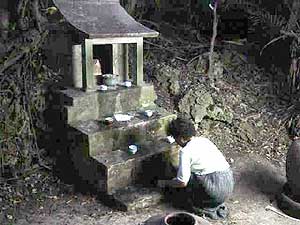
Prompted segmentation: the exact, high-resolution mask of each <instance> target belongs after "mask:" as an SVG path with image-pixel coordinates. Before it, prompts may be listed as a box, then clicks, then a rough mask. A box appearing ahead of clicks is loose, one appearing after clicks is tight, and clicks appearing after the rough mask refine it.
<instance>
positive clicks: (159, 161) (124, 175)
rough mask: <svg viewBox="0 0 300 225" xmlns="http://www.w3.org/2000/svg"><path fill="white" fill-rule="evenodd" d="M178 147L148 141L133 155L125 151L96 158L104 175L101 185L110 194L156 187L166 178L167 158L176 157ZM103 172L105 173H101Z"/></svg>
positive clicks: (163, 141) (106, 153)
mask: <svg viewBox="0 0 300 225" xmlns="http://www.w3.org/2000/svg"><path fill="white" fill-rule="evenodd" d="M177 152H178V146H177V145H176V144H169V143H168V142H167V141H166V140H165V139H160V140H153V141H147V142H145V143H142V144H140V145H139V146H138V152H137V153H136V154H134V155H130V154H129V153H128V152H127V151H126V149H123V150H116V151H112V152H104V153H102V154H99V155H96V156H93V157H92V158H93V159H94V160H95V161H97V162H98V163H99V164H100V166H99V169H98V170H102V171H98V172H99V173H100V174H105V176H103V177H102V180H99V181H98V183H99V184H100V186H101V187H102V189H105V190H102V191H104V192H106V193H108V194H111V193H114V192H115V191H117V190H119V189H122V188H126V187H128V186H130V185H133V184H142V185H144V186H153V185H154V183H155V182H156V180H157V179H158V178H164V176H165V173H166V172H167V171H166V161H165V159H166V157H167V156H170V155H176V153H177ZM100 168H102V169H100Z"/></svg>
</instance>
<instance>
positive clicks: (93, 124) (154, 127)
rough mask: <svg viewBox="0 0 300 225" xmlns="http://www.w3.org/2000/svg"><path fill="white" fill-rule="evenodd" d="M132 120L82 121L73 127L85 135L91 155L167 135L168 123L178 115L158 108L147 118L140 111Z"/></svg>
mask: <svg viewBox="0 0 300 225" xmlns="http://www.w3.org/2000/svg"><path fill="white" fill-rule="evenodd" d="M130 114H132V115H135V116H134V118H133V119H132V120H131V121H130V122H114V123H113V124H112V125H110V126H108V125H105V124H104V123H103V122H101V121H99V120H89V121H80V122H78V123H76V124H74V125H73V127H74V128H75V129H76V130H78V132H79V133H81V135H82V136H84V138H83V140H86V141H87V143H84V145H85V146H87V148H88V152H89V154H90V155H91V156H94V155H97V154H99V153H101V152H108V151H113V150H117V149H120V148H124V147H127V146H128V145H129V144H138V143H139V142H141V141H142V140H147V139H151V138H153V137H156V136H166V130H167V125H168V124H169V122H170V121H171V120H173V119H174V118H175V117H176V116H175V115H174V114H170V113H168V112H167V111H165V110H162V109H160V110H158V111H157V114H155V115H153V117H151V118H147V117H145V116H144V115H141V114H140V113H133V112H132V113H130Z"/></svg>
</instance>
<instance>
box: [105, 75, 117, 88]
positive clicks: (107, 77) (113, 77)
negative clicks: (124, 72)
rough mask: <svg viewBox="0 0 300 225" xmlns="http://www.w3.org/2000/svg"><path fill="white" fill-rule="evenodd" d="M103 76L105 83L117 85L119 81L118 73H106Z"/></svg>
mask: <svg viewBox="0 0 300 225" xmlns="http://www.w3.org/2000/svg"><path fill="white" fill-rule="evenodd" d="M102 77H103V78H104V80H103V82H104V84H105V85H107V86H116V85H117V83H118V75H116V74H104V75H102Z"/></svg>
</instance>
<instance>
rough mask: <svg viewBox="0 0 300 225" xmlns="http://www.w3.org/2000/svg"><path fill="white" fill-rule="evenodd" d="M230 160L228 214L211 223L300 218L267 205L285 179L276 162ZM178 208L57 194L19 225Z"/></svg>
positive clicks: (96, 220)
mask: <svg viewBox="0 0 300 225" xmlns="http://www.w3.org/2000/svg"><path fill="white" fill-rule="evenodd" d="M233 160H234V162H233V163H232V164H231V166H232V168H233V170H234V176H235V179H236V186H235V191H234V194H233V196H232V197H231V198H230V199H229V200H228V201H227V205H228V207H229V209H230V216H229V218H228V219H227V220H225V221H218V222H212V224H214V225H225V224H236V225H258V224H259V225H264V224H266V225H271V224H272V225H282V224H285V225H296V224H299V223H300V221H296V220H294V219H291V218H286V217H284V216H281V215H279V214H277V213H275V212H273V211H270V210H267V209H266V207H268V206H274V207H275V208H276V202H275V201H274V196H275V194H276V193H277V192H278V191H279V190H280V188H281V187H282V185H283V184H284V182H285V175H284V167H279V166H275V165H273V164H272V163H270V162H269V161H267V160H266V159H263V158H262V157H260V156H258V155H255V154H254V155H251V156H246V157H236V158H234V159H233ZM173 211H178V209H174V208H172V207H170V206H168V205H166V204H160V205H158V206H154V207H150V208H146V209H142V210H138V211H134V212H118V211H112V210H111V209H109V208H107V207H105V206H103V205H102V204H101V203H100V202H98V201H97V200H96V199H95V198H93V197H88V196H84V195H79V194H75V195H64V196H62V195H60V196H57V197H56V198H55V197H52V198H50V199H49V200H47V201H45V202H41V203H40V204H39V205H38V206H33V207H32V208H31V209H29V208H27V209H25V210H24V211H22V212H20V214H19V215H18V217H19V218H18V219H17V220H16V221H15V222H12V223H9V222H8V221H7V223H6V224H18V225H27V224H28V225H29V224H31V225H37V224H43V225H49V224H56V225H66V224H72V225H96V224H97V225H105V224H109V225H119V224H122V225H141V224H144V222H145V221H146V220H147V219H149V218H150V217H152V216H157V215H165V214H167V213H168V212H173Z"/></svg>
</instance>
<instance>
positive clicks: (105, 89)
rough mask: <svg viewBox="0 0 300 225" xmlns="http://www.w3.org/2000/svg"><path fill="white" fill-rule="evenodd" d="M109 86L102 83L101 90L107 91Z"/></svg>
mask: <svg viewBox="0 0 300 225" xmlns="http://www.w3.org/2000/svg"><path fill="white" fill-rule="evenodd" d="M107 89H108V87H107V86H106V85H100V86H99V90H100V91H107Z"/></svg>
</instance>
